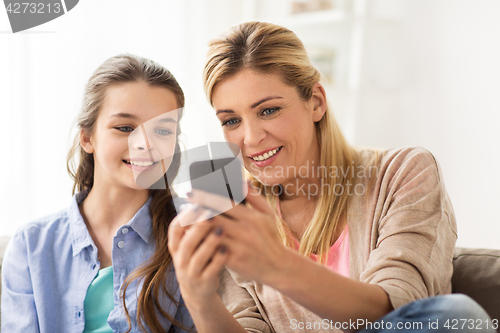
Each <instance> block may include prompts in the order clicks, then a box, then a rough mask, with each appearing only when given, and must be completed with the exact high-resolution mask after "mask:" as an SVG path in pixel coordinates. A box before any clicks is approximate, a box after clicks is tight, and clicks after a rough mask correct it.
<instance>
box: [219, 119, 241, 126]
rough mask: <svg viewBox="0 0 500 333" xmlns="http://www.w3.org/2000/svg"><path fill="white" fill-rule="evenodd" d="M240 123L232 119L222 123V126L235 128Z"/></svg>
mask: <svg viewBox="0 0 500 333" xmlns="http://www.w3.org/2000/svg"><path fill="white" fill-rule="evenodd" d="M237 123H238V119H235V118H232V119H228V120H226V121H224V122H222V126H234V125H236V124H237Z"/></svg>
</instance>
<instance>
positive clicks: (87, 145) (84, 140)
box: [80, 130, 94, 154]
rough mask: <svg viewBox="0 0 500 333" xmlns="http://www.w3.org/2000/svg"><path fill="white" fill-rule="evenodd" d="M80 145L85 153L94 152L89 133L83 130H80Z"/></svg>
mask: <svg viewBox="0 0 500 333" xmlns="http://www.w3.org/2000/svg"><path fill="white" fill-rule="evenodd" d="M80 145H81V146H82V148H83V150H85V152H86V153H87V154H92V153H93V152H94V146H93V145H92V142H91V140H90V135H89V134H88V133H87V131H85V130H81V131H80Z"/></svg>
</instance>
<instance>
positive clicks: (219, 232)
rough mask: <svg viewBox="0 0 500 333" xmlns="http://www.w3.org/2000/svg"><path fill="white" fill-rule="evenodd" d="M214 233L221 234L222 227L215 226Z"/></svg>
mask: <svg viewBox="0 0 500 333" xmlns="http://www.w3.org/2000/svg"><path fill="white" fill-rule="evenodd" d="M215 234H216V235H217V236H220V235H222V227H217V228H215Z"/></svg>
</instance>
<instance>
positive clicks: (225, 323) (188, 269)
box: [168, 209, 269, 333]
mask: <svg viewBox="0 0 500 333" xmlns="http://www.w3.org/2000/svg"><path fill="white" fill-rule="evenodd" d="M203 214H205V213H204V212H201V211H194V210H193V209H187V210H184V211H183V212H181V216H179V217H178V218H176V219H174V221H172V223H171V226H170V229H169V243H168V246H169V250H170V252H171V254H172V259H173V262H174V266H175V271H176V275H177V280H178V282H179V286H180V290H181V294H182V297H183V299H184V301H185V303H186V307H187V308H188V310H189V312H190V314H191V317H192V318H193V321H194V323H195V325H196V329H197V330H198V332H200V333H208V332H234V333H238V332H241V333H243V332H246V330H245V329H244V328H243V327H242V326H241V325H240V324H239V323H238V321H237V320H236V319H235V318H234V317H233V315H232V314H231V313H230V312H229V311H228V310H227V308H226V306H225V305H224V303H223V302H222V300H221V298H220V297H219V295H218V293H217V291H218V288H219V283H220V281H219V272H220V271H221V270H222V269H223V267H224V263H225V261H226V259H227V251H224V250H221V240H222V239H223V237H224V235H223V233H224V232H223V230H222V229H220V228H217V227H216V226H214V225H213V223H212V222H210V221H202V222H198V223H196V224H194V225H192V226H189V227H181V226H180V224H179V218H181V219H182V220H183V221H188V220H192V221H195V220H197V219H198V220H200V218H201V219H203V216H201V215H203ZM207 216H208V215H207ZM258 316H259V315H258V314H257V317H258ZM252 319H254V320H258V319H255V317H254V318H252ZM256 326H257V327H255V329H257V330H253V331H254V332H260V331H261V332H263V333H265V332H269V330H268V327H267V324H266V323H265V322H264V321H261V322H259V324H258V325H256ZM262 328H263V329H262ZM252 329H254V328H253V327H252ZM261 329H262V330H261Z"/></svg>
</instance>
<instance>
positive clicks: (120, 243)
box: [117, 241, 125, 249]
mask: <svg viewBox="0 0 500 333" xmlns="http://www.w3.org/2000/svg"><path fill="white" fill-rule="evenodd" d="M117 246H118V247H119V248H120V249H123V247H124V246H125V242H124V241H119V242H118V244H117Z"/></svg>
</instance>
